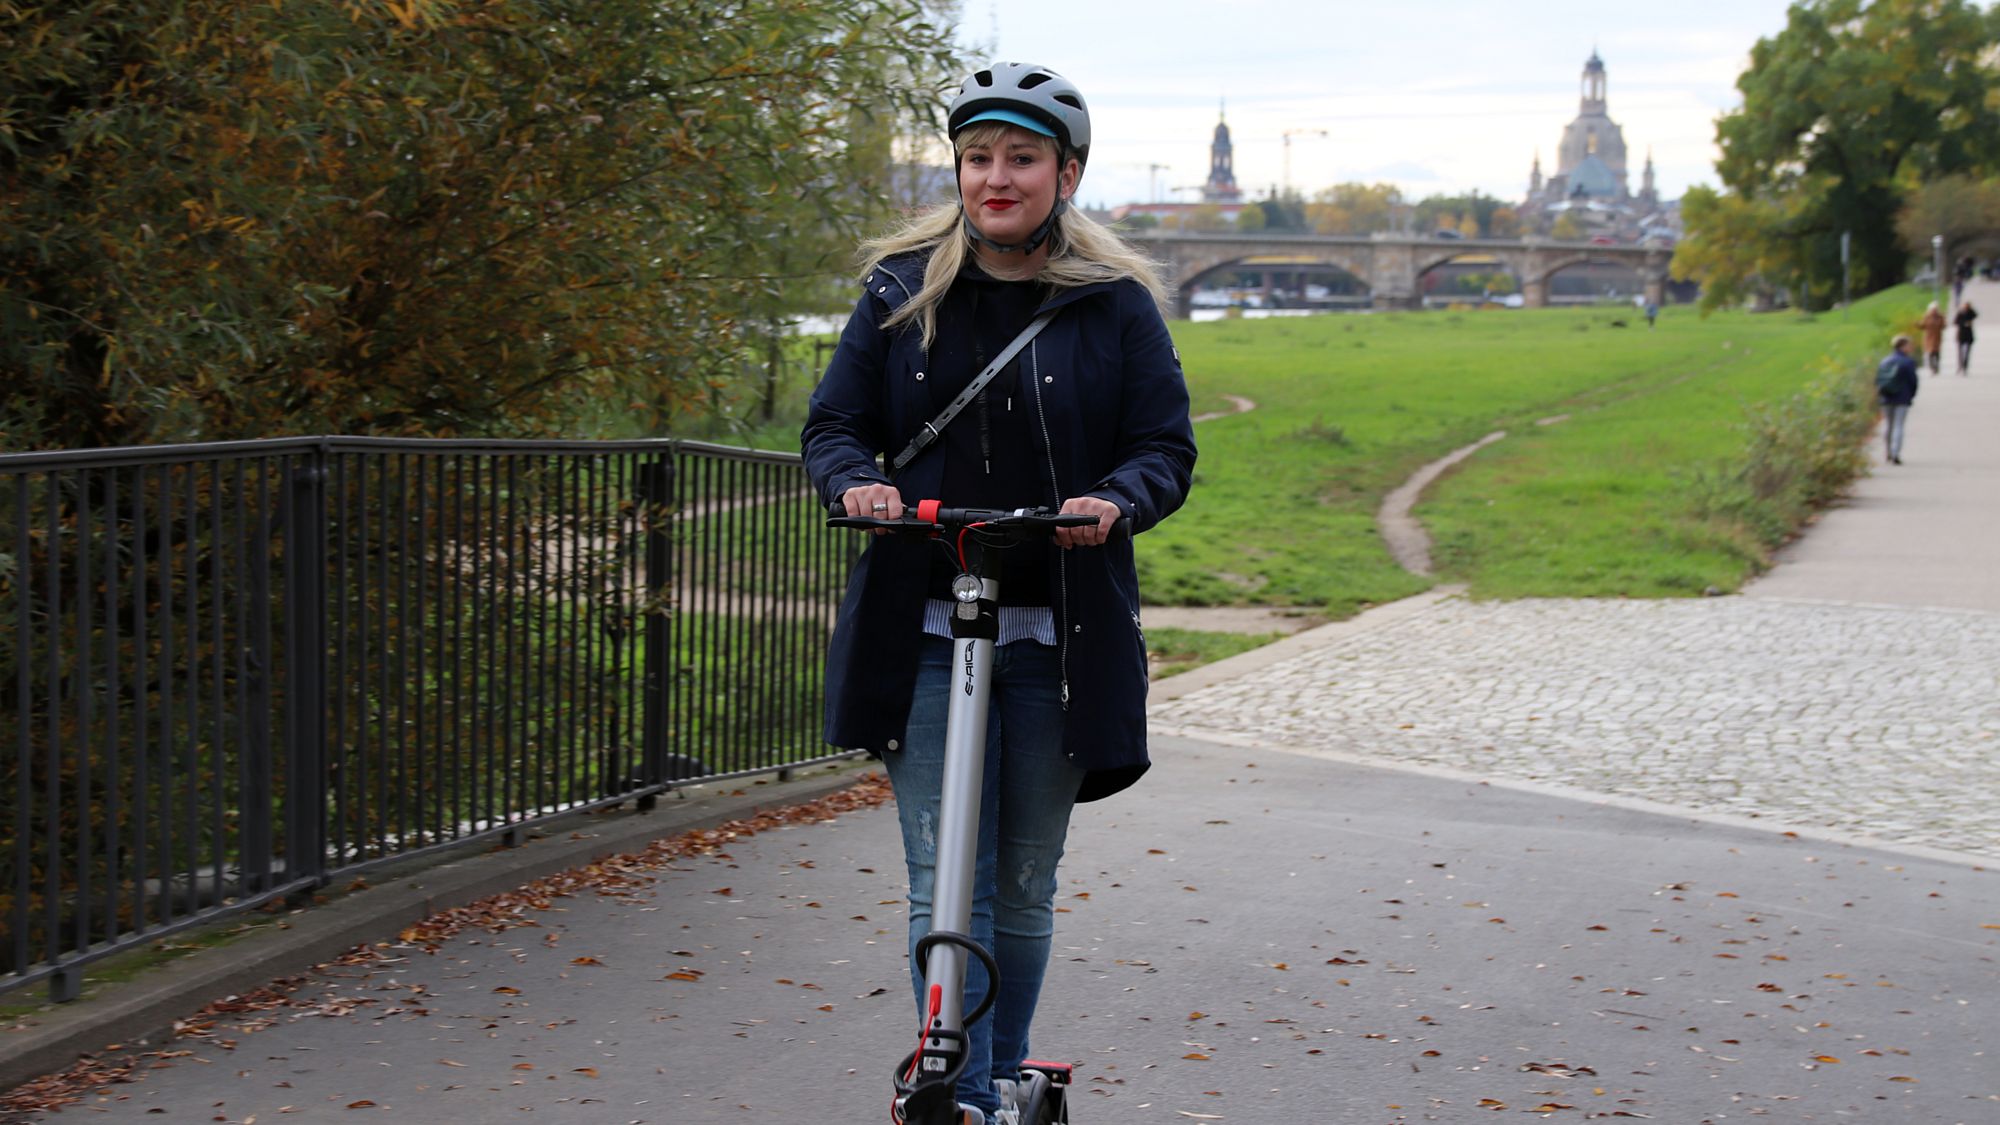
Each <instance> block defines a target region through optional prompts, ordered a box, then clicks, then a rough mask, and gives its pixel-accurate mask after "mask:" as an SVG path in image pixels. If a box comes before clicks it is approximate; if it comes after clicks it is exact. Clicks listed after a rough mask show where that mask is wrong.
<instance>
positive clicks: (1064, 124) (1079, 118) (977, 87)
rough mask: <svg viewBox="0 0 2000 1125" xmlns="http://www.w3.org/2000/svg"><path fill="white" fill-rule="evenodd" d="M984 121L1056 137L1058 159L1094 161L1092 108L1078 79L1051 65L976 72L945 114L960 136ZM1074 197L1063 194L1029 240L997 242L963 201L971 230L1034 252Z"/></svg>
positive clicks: (1004, 246)
mask: <svg viewBox="0 0 2000 1125" xmlns="http://www.w3.org/2000/svg"><path fill="white" fill-rule="evenodd" d="M982 121H996V122H1001V123H1003V124H1007V125H1018V126H1020V127H1021V128H1023V129H1027V130H1029V131H1030V132H1034V133H1040V134H1041V135H1043V136H1045V137H1053V138H1055V142H1056V148H1057V159H1058V161H1059V162H1060V160H1061V159H1062V158H1064V157H1067V156H1075V157H1076V162H1077V166H1078V167H1079V168H1081V167H1082V166H1083V165H1084V164H1085V163H1086V162H1087V161H1088V160H1089V159H1090V109H1089V107H1087V106H1085V105H1084V104H1083V93H1082V92H1081V91H1079V90H1078V89H1077V88H1076V83H1074V82H1071V81H1070V80H1069V79H1067V78H1064V77H1063V76H1062V75H1060V74H1057V73H1056V72H1055V71H1053V70H1050V69H1049V68H1048V67H1045V66H1036V65H1034V64H1033V63H994V64H993V65H992V66H989V67H987V68H986V69H984V70H980V71H976V72H974V73H973V74H972V75H971V76H970V77H968V78H967V79H966V80H965V81H964V82H963V83H962V84H960V86H959V88H958V96H957V97H954V98H953V99H952V100H951V108H950V110H949V112H948V113H947V114H946V116H945V129H946V132H947V134H948V135H949V136H950V137H952V138H953V139H954V140H956V139H957V137H958V134H959V132H960V131H962V130H963V129H964V128H965V127H966V126H968V125H973V124H976V123H978V122H982ZM1068 205H1069V201H1068V200H1066V199H1064V198H1062V196H1060V195H1058V196H1057V197H1056V202H1055V206H1053V207H1051V208H1050V209H1049V217H1048V218H1046V219H1043V220H1042V222H1041V224H1040V225H1039V226H1037V227H1036V228H1035V230H1034V232H1033V233H1032V234H1030V235H1029V236H1028V240H1027V241H1026V242H1014V243H1006V242H995V241H993V240H992V239H990V238H988V237H986V236H985V235H983V234H981V233H979V229H978V228H977V227H975V226H974V225H973V223H972V216H970V215H966V214H964V207H965V201H964V199H963V198H961V199H960V200H959V210H960V215H961V218H962V221H963V224H964V227H965V233H966V234H967V235H969V236H970V237H971V238H972V239H973V241H975V242H980V243H983V244H985V245H987V246H990V247H992V248H993V249H995V250H998V251H1000V252H1001V253H1003V254H1005V253H1013V252H1016V251H1018V252H1020V253H1023V254H1031V253H1033V252H1034V251H1035V249H1036V248H1037V247H1039V246H1041V244H1042V243H1043V242H1046V241H1047V240H1048V237H1049V233H1050V232H1051V231H1053V230H1054V229H1055V225H1056V219H1057V218H1059V217H1060V216H1061V215H1062V213H1063V210H1064V208H1066V207H1067V206H1068Z"/></svg>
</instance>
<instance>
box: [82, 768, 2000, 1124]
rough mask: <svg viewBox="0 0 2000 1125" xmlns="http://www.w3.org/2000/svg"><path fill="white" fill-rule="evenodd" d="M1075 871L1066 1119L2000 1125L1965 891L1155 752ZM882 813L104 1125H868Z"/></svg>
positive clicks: (626, 902) (1061, 939)
mask: <svg viewBox="0 0 2000 1125" xmlns="http://www.w3.org/2000/svg"><path fill="white" fill-rule="evenodd" d="M1157 751H1158V754H1157V756H1158V758H1159V761H1160V765H1159V766H1158V768H1157V769H1156V770H1155V772H1154V774H1153V775H1152V776H1150V777H1148V778H1147V779H1146V781H1145V782H1144V784H1143V785H1142V786H1141V787H1140V788H1139V789H1137V790H1134V791H1132V792H1131V793H1128V794H1127V795H1125V796H1124V797H1123V798H1121V799H1114V800H1112V801H1109V802H1105V803H1103V804H1100V805H1091V806H1085V807H1083V808H1082V809H1081V810H1080V812H1079V815H1078V817H1077V820H1076V824H1075V829H1074V832H1073V835H1072V838H1071V847H1070V856H1069V858H1068V860H1066V863H1065V874H1064V879H1063V886H1062V890H1061V892H1060V898H1059V906H1060V907H1061V908H1062V910H1063V913H1062V914H1061V916H1060V918H1059V921H1058V927H1059V932H1058V936H1057V951H1056V956H1055V960H1054V965H1053V968H1052V971H1051V976H1050V981H1049V986H1048V991H1047V993H1046V996H1045V1000H1044V1003H1043V1005H1042V1011H1041V1015H1040V1020H1039V1022H1038V1024H1037V1027H1036V1037H1037V1038H1036V1051H1037V1053H1038V1054H1042V1055H1045V1056H1050V1057H1054V1058H1058V1059H1067V1060H1070V1061H1072V1062H1074V1063H1075V1064H1076V1066H1077V1080H1078V1084H1077V1088H1076V1090H1077V1092H1076V1094H1075V1096H1074V1102H1075V1110H1074V1114H1073V1117H1074V1119H1075V1120H1076V1121H1078V1122H1080V1123H1081V1122H1107V1123H1108V1122H1173V1121H1189V1120H1198V1121H1228V1122H1258V1123H1271V1125H1290V1123H1304V1122H1355V1123H1378V1122H1381V1123H1387V1122H1422V1121H1466V1120H1474V1119H1475V1118H1474V1117H1473V1115H1474V1114H1476V1113H1480V1112H1488V1111H1498V1110H1500V1109H1502V1107H1504V1108H1505V1109H1506V1110H1508V1111H1530V1112H1538V1113H1541V1114H1545V1115H1547V1116H1549V1117H1551V1118H1554V1119H1558V1120H1560V1119H1572V1118H1573V1119H1578V1120H1587V1119H1593V1118H1607V1119H1609V1118H1616V1117H1621V1116H1622V1117H1631V1118H1642V1119H1652V1120H1661V1121H1673V1122H1679V1123H1692V1122H1711V1121H1714V1122H1722V1121H1737V1120H1747V1119H1752V1118H1757V1117H1765V1118H1768V1119H1773V1120H1784V1121H1897V1122H1965V1123H1984V1122H1992V1121H1995V1120H2000V1066H1996V1065H1995V1062H1994V1059H1993V1058H1992V1057H1991V1049H1992V1048H1993V1047H1994V1045H1996V1044H2000V1009H1996V1007H1995V1006H1994V1005H1993V1004H1992V1003H1991V998H1992V994H1993V985H1994V982H1995V980H1996V957H2000V882H1996V879H1995V876H1994V874H1993V873H1991V872H1989V871H1984V870H1980V869H1977V868H1975V867H1974V866H1973V865H1971V864H1960V863H1953V862H1949V861H1945V860H1939V859H1930V858H1918V857H1912V856H1907V855H1901V854H1898V853H1895V852H1891V851H1880V850H1872V849H1869V848H1864V847H1853V846H1841V845H1834V844H1827V843H1824V842H1810V841H1805V840H1800V839H1798V838H1796V837H1791V836H1787V835H1785V834H1783V833H1778V832H1771V831H1764V830H1759V829H1752V828H1746V827H1740V826H1734V825H1728V824H1719V823H1714V822H1710V821H1704V820H1699V819H1691V818H1683V817H1673V816H1662V815H1659V814H1657V813H1652V812H1644V811H1637V810H1633V809H1630V808H1624V807H1620V806H1617V805H1614V804H1606V803H1591V802H1584V801H1578V800H1573V799H1568V798H1564V797H1558V796H1551V795H1546V794H1537V793H1532V792H1525V791H1521V790H1516V789H1509V788H1504V787H1498V786H1492V785H1486V784H1482V783H1479V782H1473V781H1462V780H1451V779H1445V778H1440V777H1435V776H1429V775H1425V774H1421V773H1414V772H1409V771H1403V770H1392V769H1381V768H1371V767H1366V766H1360V765H1356V764H1353V763H1350V762H1336V761H1329V760H1323V759H1317V758H1313V757H1308V756H1301V755H1295V754H1289V753H1285V752H1281V751H1268V752H1260V751H1251V750H1245V749H1242V748H1234V747H1219V746H1214V745H1210V744H1203V743H1198V742H1188V741H1182V740H1171V739H1170V740H1162V741H1161V743H1160V745H1158V747H1157ZM898 866H899V850H898V844H897V834H896V829H895V824H894V815H893V810H891V809H889V808H886V807H884V808H877V809H873V810H869V811H864V812H858V813H851V814H848V815H846V816H843V817H840V818H838V819H836V820H832V821H827V822H823V823H819V824H812V825H806V826H801V827H797V828H792V829H788V830H782V831H773V832H767V833H763V834H760V835H758V836H755V837H752V838H750V839H747V840H745V841H741V842H740V844H739V845H737V846H732V847H731V848H730V849H729V851H728V852H727V853H726V854H724V855H720V856H715V857H708V858H701V859H686V860H681V861H678V862H676V863H675V864H674V865H673V866H672V867H670V868H669V869H666V870H663V871H660V872H659V873H658V876H659V877H658V880H657V882H656V883H654V884H653V885H652V886H651V887H650V888H647V889H645V890H642V891H637V892H628V893H624V894H620V895H615V896H605V895H584V896H581V897H577V898H573V899H565V900H560V901H559V902H558V903H556V904H555V906H554V908H553V909H551V910H549V911H546V912H543V913H540V914H539V915H537V916H536V917H537V921H538V922H539V924H538V925H534V926H528V927H520V928H516V929H511V930H507V931H504V932H500V933H485V932H474V933H470V934H465V935H461V936H460V937H458V938H455V939H453V940H452V941H450V942H448V943H447V944H445V945H444V946H443V947H442V948H440V949H439V951H438V952H436V953H423V952H417V951H414V950H409V951H394V953H395V956H394V957H392V959H391V960H389V961H387V962H386V963H380V964H374V965H367V966H356V967H350V968H346V969H341V968H334V969H331V970H327V971H322V972H321V973H319V974H316V975H315V977H314V978H313V981H312V982H311V983H310V984H309V985H308V986H307V987H306V988H305V989H302V990H301V991H300V993H299V994H298V996H299V999H300V1001H301V1003H302V1004H303V1005H304V1006H303V1007H300V1008H296V1009H292V1010H289V1011H285V1012H281V1013H279V1014H278V1022H277V1023H275V1024H274V1025H273V1026H269V1027H266V1028H263V1029H262V1030H256V1031H241V1030H237V1029H232V1028H231V1027H229V1026H228V1025H227V1024H226V1022H225V1024H223V1025H219V1026H217V1027H216V1028H214V1029H212V1030H211V1032H210V1034H209V1036H207V1037H206V1038H203V1039H196V1040H182V1041H181V1042H180V1044H179V1047H180V1049H184V1050H186V1051H188V1054H186V1055H185V1056H183V1057H179V1058H171V1059H166V1060H162V1061H161V1062H159V1063H157V1064H155V1067H156V1068H155V1069H150V1070H148V1071H146V1072H145V1073H144V1076H143V1079H142V1081H140V1082H137V1083H134V1084H130V1085H121V1086H116V1087H111V1088H109V1089H108V1091H107V1092H106V1093H105V1094H103V1095H101V1096H99V1097H96V1098H93V1099H92V1100H90V1101H88V1102H86V1103H85V1105H84V1106H83V1107H76V1108H72V1109H71V1110H70V1111H69V1113H67V1114H65V1119H67V1118H68V1117H70V1116H72V1115H75V1114H76V1113H78V1112H79V1110H81V1111H82V1112H83V1114H84V1115H85V1116H86V1119H88V1120H105V1121H122V1120H130V1121H135V1122H137V1121H158V1120H163V1119H164V1120H168V1121H188V1122H195V1121H229V1122H245V1121H248V1120H249V1119H251V1118H253V1117H254V1118H255V1119H256V1121H259V1122H277V1121H299V1122H311V1121H336V1120H337V1121H354V1120H362V1119H366V1118H367V1117H368V1116H371V1115H382V1116H386V1117H389V1118H392V1119H394V1120H398V1121H409V1122H432V1121H436V1122H444V1121H482V1122H484V1121H502V1120H512V1119H526V1118H530V1117H532V1119H534V1120H536V1121H553V1122H591V1123H594V1122H607V1123H626V1122H647V1123H673V1125H684V1123H707V1122H792V1121H881V1120H883V1119H884V1117H885V1111H886V1105H887V1096H888V1091H889V1080H888V1073H889V1070H890V1068H891V1067H892V1066H893V1063H894V1061H895V1059H896V1058H897V1057H899V1056H900V1055H901V1054H902V1053H903V1052H904V1051H905V1050H907V1049H908V1047H909V1045H910V1044H909V1041H910V1039H911V1038H912V1036H913V1034H914V1014H913V1011H912V1006H911V1002H910V996H909V992H908V985H907V978H906V977H905V975H904V973H905V969H904V956H903V937H902V933H903V922H904V919H903V906H902V894H903V885H902V879H901V874H900V871H899V870H898Z"/></svg>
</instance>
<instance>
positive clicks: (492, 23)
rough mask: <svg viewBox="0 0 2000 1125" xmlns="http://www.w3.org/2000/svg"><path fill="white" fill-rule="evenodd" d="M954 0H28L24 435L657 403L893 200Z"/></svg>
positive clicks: (10, 226) (7, 14)
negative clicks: (894, 181) (901, 144)
mask: <svg viewBox="0 0 2000 1125" xmlns="http://www.w3.org/2000/svg"><path fill="white" fill-rule="evenodd" d="M938 15H939V13H938V12H937V11H936V10H935V7H934V6H933V5H927V4H925V3H923V2H922V0H777V2H773V3H766V4H756V5H749V6H740V5H738V6H716V5H710V4H702V3H697V2H693V0H490V2H475V0H401V2H397V0H339V2H319V3H306V2H300V0H267V2H260V3H251V2H249V0H192V2H190V0H127V2H113V0H71V2H69V3H65V4H39V5H38V4H23V5H6V6H0V445H4V446H5V447H9V448H16V449H18V448H23V447H61V446H92V445H110V444H128V443H134V442H146V441H158V440H196V439H214V438H239V437H253V436H268V435H272V434H280V433H299V432H316V431H318V432H326V431H335V432H342V431H344V432H354V433H406V434H433V435H444V434H508V433H550V432H565V431H567V430H568V428H569V427H570V426H571V425H572V420H573V419H575V418H576V417H577V416H578V414H579V413H580V407H581V406H582V404H585V403H595V404H598V406H599V409H600V412H602V411H603V410H609V411H611V412H615V413H619V414H625V415H629V414H631V413H633V412H635V411H636V412H637V413H639V414H642V415H646V416H658V415H660V414H661V413H663V412H665V411H667V410H670V409H672V408H674V407H676V406H677V405H678V404H679V403H682V402H684V401H686V400H687V399H689V398H690V397H695V396H697V395H699V394H701V393H703V391H704V390H705V389H706V388H707V387H709V386H711V385H714V384H717V383H726V382H728V381H730V380H734V379H738V378H740V377H741V375H742V374H743V370H744V363H745V357H746V355H755V354H758V350H759V349H758V334H759V331H760V330H759V329H758V327H757V325H758V324H759V323H760V321H761V322H764V323H766V324H768V317H767V316H766V315H765V313H766V310H767V309H768V308H770V307H772V306H773V305H780V306H782V305H785V304H786V303H788V302H789V301H790V300H792V294H793V292H797V293H798V294H800V296H801V303H809V298H807V296H806V295H807V294H808V292H809V291H810V290H811V288H812V286H813V285H814V284H815V283H816V281H815V279H822V278H825V277H827V276H829V275H830V274H832V273H838V272H840V271H841V269H842V268H844V266H845V264H846V263H845V261H844V260H843V259H842V258H841V255H840V254H837V253H836V250H838V251H841V252H843V253H844V252H848V251H850V250H851V247H852V245H853V242H854V237H855V235H856V234H857V233H858V232H859V231H860V230H862V229H864V228H866V227H869V226H873V225H875V224H876V222H877V221H878V216H879V215H880V214H881V207H880V205H879V204H878V203H877V202H875V193H874V192H873V190H872V188H871V183H872V182H873V181H872V180H871V177H879V176H880V175H883V174H886V171H887V169H886V167H885V157H886V155H887V153H886V151H885V148H884V145H883V143H882V138H883V137H885V136H891V135H894V134H895V133H896V132H897V131H898V130H899V129H903V128H905V127H906V124H907V123H908V122H911V121H917V120H923V121H927V120H929V118H930V115H932V114H934V113H935V107H936V106H937V105H938V91H939V90H940V89H941V88H943V86H944V85H945V84H946V82H947V81H948V78H949V77H950V76H952V75H953V74H955V73H956V71H957V70H958V69H959V67H958V65H957V63H956V61H955V58H954V55H953V50H952V47H951V44H950V35H949V30H948V28H947V27H945V26H944V22H943V21H942V20H941V19H939V18H938ZM760 302H762V304H760Z"/></svg>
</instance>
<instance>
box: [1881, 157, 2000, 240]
mask: <svg viewBox="0 0 2000 1125" xmlns="http://www.w3.org/2000/svg"><path fill="white" fill-rule="evenodd" d="M1896 230H1897V231H1898V233H1900V234H1901V235H1902V238H1903V246H1904V248H1905V249H1906V250H1908V251H1909V252H1910V253H1911V254H1921V255H1924V256H1925V257H1928V256H1929V255H1930V253H1931V239H1932V237H1934V236H1942V237H1943V238H1944V242H1945V246H1946V247H1948V248H1950V252H1951V253H1953V254H1956V253H1957V252H1958V249H1959V248H1960V247H1962V246H1964V245H1965V244H1967V243H1969V242H1972V241H1974V240H1984V241H1986V242H1989V243H1990V242H1993V241H1995V240H2000V179H1975V178H1973V177H1971V176H1946V177H1945V178H1943V179H1941V180H1933V181H1931V182H1930V183H1927V184H1925V185H1923V186H1922V187H1920V188H1918V189H1917V190H1915V191H1913V192H1911V193H1910V197H1909V201H1908V202H1906V203H1904V205H1903V211H1902V214H1900V215H1898V216H1897V217H1896Z"/></svg>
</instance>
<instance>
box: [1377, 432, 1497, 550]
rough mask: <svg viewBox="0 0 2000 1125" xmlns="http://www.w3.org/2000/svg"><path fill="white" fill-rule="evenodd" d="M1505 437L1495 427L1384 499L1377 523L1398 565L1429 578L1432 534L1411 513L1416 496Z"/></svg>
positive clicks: (1431, 464)
mask: <svg viewBox="0 0 2000 1125" xmlns="http://www.w3.org/2000/svg"><path fill="white" fill-rule="evenodd" d="M1506 436H1507V431H1506V430H1495V431H1493V432H1492V433H1490V434H1487V435H1486V436H1485V437H1483V438H1480V439H1479V440H1478V441H1475V442H1473V443H1472V444H1471V445H1466V446H1461V447H1459V448H1457V449H1454V450H1452V451H1451V452H1450V453H1447V454H1445V455H1444V456H1443V457H1440V458H1438V459H1437V460H1435V461H1432V462H1431V463H1430V464H1428V465H1425V466H1424V467H1423V468H1421V469H1418V470H1417V471H1416V472H1414V473H1412V474H1410V479H1408V480H1406V481H1404V482H1403V483H1402V484H1400V485H1397V486H1396V489H1395V491H1393V492H1391V493H1389V495H1387V496H1384V497H1383V498H1382V506H1381V507H1380V508H1378V509H1376V511H1375V526H1376V527H1378V528H1380V529H1381V531H1382V541H1383V542H1385V543H1387V544H1388V546H1389V554H1390V555H1392V556H1394V557H1395V560H1396V565H1397V566H1400V567H1402V568H1403V569H1404V570H1407V571H1409V572H1410V573H1411V574H1420V575H1423V576H1424V577H1426V578H1428V577H1430V574H1431V536H1430V533H1429V532H1427V531H1425V530H1424V525H1423V524H1420V523H1418V522H1417V517H1415V516H1413V515H1411V514H1410V509H1412V508H1414V507H1416V506H1417V497H1419V496H1422V495H1423V492H1424V489H1426V488H1429V487H1430V484H1431V482H1432V481H1434V480H1436V479H1438V478H1439V477H1441V476H1443V475H1444V473H1445V470H1447V469H1449V468H1451V467H1452V466H1453V465H1456V464H1458V463H1459V462H1460V461H1463V460H1465V459H1466V458H1467V457H1470V456H1472V455H1473V454H1475V453H1477V452H1479V451H1480V450H1482V449H1484V448H1486V447H1487V446H1489V445H1492V444H1493V443H1494V442H1496V441H1499V440H1500V439H1501V438H1503V437H1506Z"/></svg>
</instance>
